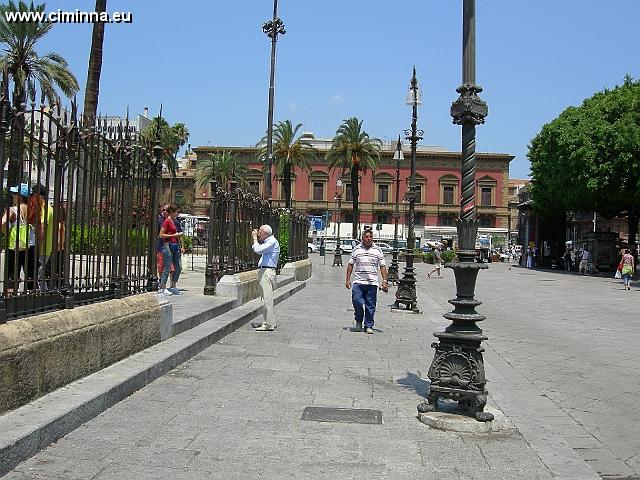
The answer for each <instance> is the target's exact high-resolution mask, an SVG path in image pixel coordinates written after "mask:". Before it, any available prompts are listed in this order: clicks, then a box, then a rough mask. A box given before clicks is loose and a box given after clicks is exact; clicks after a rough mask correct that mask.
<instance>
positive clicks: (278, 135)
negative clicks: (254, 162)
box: [257, 120, 317, 208]
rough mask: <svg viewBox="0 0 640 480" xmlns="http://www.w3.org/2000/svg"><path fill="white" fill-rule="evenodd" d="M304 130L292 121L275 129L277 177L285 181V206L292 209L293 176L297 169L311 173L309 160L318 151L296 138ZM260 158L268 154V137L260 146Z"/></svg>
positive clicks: (262, 140) (300, 125) (274, 145)
mask: <svg viewBox="0 0 640 480" xmlns="http://www.w3.org/2000/svg"><path fill="white" fill-rule="evenodd" d="M300 128H302V124H301V123H299V124H297V125H296V126H295V128H293V124H292V123H291V120H285V121H283V122H278V124H277V125H276V126H275V128H274V129H273V158H274V161H275V164H276V175H277V176H278V177H280V178H283V180H284V184H283V186H284V197H285V206H286V207H287V208H291V175H292V173H293V171H294V169H296V168H301V169H303V170H306V171H307V172H310V171H311V164H310V163H309V160H310V159H311V158H315V156H316V153H317V150H316V149H315V148H314V147H313V145H311V144H310V143H309V142H307V141H306V140H303V139H302V138H300V137H297V138H296V135H297V134H298V130H300ZM257 146H259V147H261V148H260V151H259V153H258V157H259V158H264V157H265V155H266V153H267V137H266V135H265V136H264V137H262V139H261V140H260V142H258V145H257Z"/></svg>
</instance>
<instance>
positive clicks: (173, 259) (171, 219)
mask: <svg viewBox="0 0 640 480" xmlns="http://www.w3.org/2000/svg"><path fill="white" fill-rule="evenodd" d="M166 210H167V218H165V220H164V222H163V223H162V227H161V228H160V234H159V235H158V237H159V238H160V239H161V240H162V241H163V242H164V243H163V245H162V261H163V264H164V268H163V270H162V276H161V277H160V291H161V292H162V293H164V294H165V295H181V292H180V290H178V288H177V287H176V285H177V283H178V279H179V278H180V267H181V260H180V242H179V241H178V239H179V238H180V237H181V236H182V232H178V229H177V228H176V222H177V220H176V218H177V217H178V207H176V206H175V205H167V208H166ZM172 265H173V269H174V271H173V274H172V275H171V287H169V288H167V280H168V279H169V270H170V269H171V266H172Z"/></svg>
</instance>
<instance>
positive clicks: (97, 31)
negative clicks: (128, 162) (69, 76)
mask: <svg viewBox="0 0 640 480" xmlns="http://www.w3.org/2000/svg"><path fill="white" fill-rule="evenodd" d="M95 11H96V12H98V13H101V12H106V11H107V0H96V8H95ZM103 43H104V23H103V22H95V23H94V24H93V32H92V34H91V53H90V54H89V68H88V71H87V86H86V88H85V91H84V115H83V122H84V125H86V126H89V125H93V123H94V121H95V118H96V113H97V111H98V94H99V92H100V73H101V71H102V45H103Z"/></svg>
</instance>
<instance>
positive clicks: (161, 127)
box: [142, 116, 189, 176]
mask: <svg viewBox="0 0 640 480" xmlns="http://www.w3.org/2000/svg"><path fill="white" fill-rule="evenodd" d="M176 125H182V127H183V128H184V130H185V131H186V132H187V133H186V135H187V137H188V135H189V132H188V131H187V130H186V127H184V124H176ZM156 139H159V141H160V146H161V147H162V164H163V165H164V166H165V167H166V168H167V170H169V172H171V175H172V176H175V174H176V172H177V171H178V160H177V159H176V155H177V154H178V150H179V149H180V147H181V146H182V145H184V143H183V144H182V145H180V146H178V142H179V141H181V140H179V139H178V137H177V135H176V132H174V131H173V129H172V127H170V126H169V123H167V121H166V120H165V119H164V118H162V117H159V116H158V117H153V118H152V119H151V122H149V125H148V126H147V128H146V129H145V130H143V132H142V142H143V143H144V145H145V147H147V149H148V150H149V151H151V150H152V149H153V146H154V145H155V143H156ZM185 142H186V140H185Z"/></svg>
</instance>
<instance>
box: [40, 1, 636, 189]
mask: <svg viewBox="0 0 640 480" xmlns="http://www.w3.org/2000/svg"><path fill="white" fill-rule="evenodd" d="M46 5H47V8H46V10H47V11H55V10H58V9H61V10H65V11H75V10H76V9H79V10H90V9H91V7H92V6H93V5H94V2H93V1H92V0H50V1H48V2H46ZM107 8H108V10H109V11H110V12H115V11H120V12H131V13H132V15H133V22H132V23H130V24H109V25H107V26H106V31H105V42H104V57H103V66H102V77H101V83H100V97H99V107H98V108H99V111H100V112H101V113H102V114H104V115H124V113H125V112H126V109H127V108H129V111H130V112H132V113H142V112H143V109H144V107H149V110H150V116H153V115H157V113H158V109H159V106H160V103H161V102H162V105H163V116H164V117H165V118H166V119H167V121H169V123H171V124H173V123H176V122H184V123H185V124H186V125H187V127H188V129H189V131H190V132H191V138H190V140H189V143H190V144H191V146H192V147H196V146H204V145H236V146H242V145H254V144H255V143H256V142H257V141H258V140H259V139H260V138H261V137H262V136H263V135H264V134H265V132H266V129H267V106H268V87H269V64H270V54H271V51H270V48H271V44H270V41H269V39H268V38H267V36H266V35H265V34H264V33H262V28H261V26H262V24H263V23H264V22H265V21H268V20H270V19H271V16H272V11H273V0H234V1H223V0H191V1H186V2H175V1H169V0H155V1H152V0H137V1H131V0H129V1H123V0H108V2H107ZM278 16H279V17H280V18H281V19H282V20H283V21H284V23H285V27H286V31H287V32H286V34H285V35H284V36H281V37H279V40H278V42H277V65H276V84H275V114H274V119H275V121H276V122H277V121H280V120H287V119H289V120H291V121H292V122H293V123H294V125H295V124H297V123H302V124H303V130H304V131H310V132H313V133H314V134H315V136H316V138H331V137H333V135H334V134H335V131H336V129H337V128H338V126H339V125H340V123H341V122H342V121H343V120H344V119H346V118H348V117H352V116H355V117H358V118H359V119H361V120H363V121H364V124H363V127H364V129H365V130H366V131H367V132H368V133H369V134H370V135H371V136H372V137H377V138H380V139H382V140H392V139H395V138H397V136H398V134H400V133H402V131H403V130H404V129H405V128H409V127H410V124H411V109H410V107H408V106H407V105H405V98H406V95H407V89H408V85H409V80H410V78H411V71H412V68H413V66H414V65H415V67H416V70H417V76H418V81H419V83H420V86H421V88H422V94H423V103H422V105H421V106H420V108H419V112H418V115H419V119H418V128H421V129H423V130H424V132H425V134H424V140H422V142H421V145H438V146H444V147H446V148H447V149H448V150H450V151H460V142H461V140H460V135H461V128H460V127H459V126H456V125H453V124H452V121H451V116H450V113H449V109H450V107H451V102H453V101H454V100H455V99H456V98H457V97H458V94H457V93H456V91H455V89H456V88H457V87H458V86H459V85H460V84H461V79H462V0H422V1H419V2H416V1H409V0H393V1H386V0H279V1H278ZM639 17H640V2H639V1H638V0H610V1H609V2H602V1H596V0H535V1H526V0H476V45H477V46H476V83H477V84H479V85H480V86H482V87H483V89H484V91H483V92H482V93H481V95H480V96H481V98H482V99H483V100H484V101H485V102H486V103H487V104H488V107H489V115H488V117H487V119H486V123H485V124H484V125H481V126H479V127H478V129H477V138H476V142H477V150H478V151H480V152H500V153H509V154H512V155H514V156H515V159H514V160H513V161H512V162H511V167H510V176H511V177H512V178H526V177H527V175H528V174H529V161H528V159H527V156H526V155H527V149H528V145H529V142H530V140H531V139H532V138H533V137H534V136H535V135H536V134H537V133H538V132H539V131H540V129H541V128H542V126H543V125H544V124H545V123H548V122H550V121H551V120H553V119H554V118H555V117H557V116H558V115H559V114H560V113H561V112H562V111H563V110H564V109H565V108H567V107H568V106H570V105H579V104H580V103H581V102H582V101H583V100H584V99H585V98H587V97H589V96H591V95H592V94H593V93H595V92H596V91H600V90H603V89H605V88H613V87H615V86H616V85H619V84H622V82H623V79H624V76H625V75H626V74H629V75H631V76H632V77H633V78H640V63H639V62H638V60H639V56H638V53H637V43H638V41H637V34H638V33H637V32H638V28H637V19H638V18H639ZM90 45H91V25H87V24H57V25H55V26H54V28H53V29H52V31H51V32H50V33H49V34H48V35H47V36H46V37H45V38H44V39H42V40H41V41H40V42H39V45H38V48H37V50H38V52H39V53H45V52H49V51H54V52H57V53H60V54H61V55H62V56H63V57H65V58H66V59H67V61H68V62H69V66H70V69H71V70H72V71H73V72H74V74H75V75H76V77H77V79H78V81H79V83H80V86H81V91H80V92H79V94H78V99H80V100H82V98H83V96H84V92H83V91H84V86H85V83H86V75H87V64H88V58H89V50H90ZM80 103H82V102H81V101H80Z"/></svg>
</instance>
